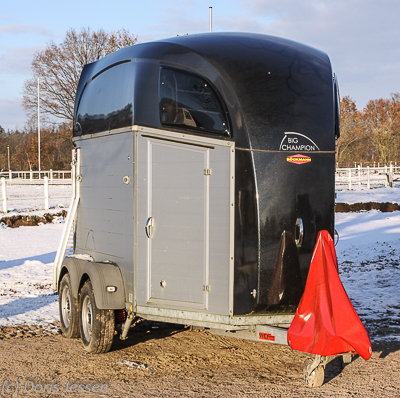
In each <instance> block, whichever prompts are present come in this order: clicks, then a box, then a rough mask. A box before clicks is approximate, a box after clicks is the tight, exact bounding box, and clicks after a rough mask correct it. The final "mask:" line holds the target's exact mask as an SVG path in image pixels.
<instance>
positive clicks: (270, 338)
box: [258, 332, 275, 341]
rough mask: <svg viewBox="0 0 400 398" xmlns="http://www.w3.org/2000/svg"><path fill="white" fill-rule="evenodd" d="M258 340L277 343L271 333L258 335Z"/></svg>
mask: <svg viewBox="0 0 400 398" xmlns="http://www.w3.org/2000/svg"><path fill="white" fill-rule="evenodd" d="M258 338H259V339H260V340H267V341H275V336H273V335H272V334H271V333H262V332H259V333H258Z"/></svg>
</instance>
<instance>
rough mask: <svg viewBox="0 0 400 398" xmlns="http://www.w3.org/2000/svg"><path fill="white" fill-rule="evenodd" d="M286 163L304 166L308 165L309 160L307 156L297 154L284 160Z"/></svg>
mask: <svg viewBox="0 0 400 398" xmlns="http://www.w3.org/2000/svg"><path fill="white" fill-rule="evenodd" d="M286 161H288V162H289V163H294V164H305V163H310V162H311V158H310V157H309V156H306V155H300V154H299V155H293V156H288V157H287V158H286Z"/></svg>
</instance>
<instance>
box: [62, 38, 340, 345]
mask: <svg viewBox="0 0 400 398" xmlns="http://www.w3.org/2000/svg"><path fill="white" fill-rule="evenodd" d="M338 135H339V126H338V101H337V89H336V82H335V79H334V76H333V73H332V69H331V64H330V61H329V58H328V56H327V55H326V54H325V53H323V52H320V51H318V50H315V49H313V48H311V47H308V46H305V45H301V44H299V43H295V42H293V41H289V40H285V39H281V38H276V37H271V36H264V35H255V34H239V33H212V34H201V35H193V36H182V37H176V38H172V39H168V40H161V41H157V42H152V43H144V44H139V45H135V46H132V47H129V48H125V49H122V50H119V51H117V52H115V53H113V54H111V55H109V56H107V57H105V58H103V59H101V60H99V61H97V62H94V63H92V64H89V65H87V66H85V68H84V69H83V72H82V75H81V79H80V82H79V86H78V90H77V93H76V102H75V112H74V142H75V146H76V147H77V148H79V151H78V159H77V166H79V169H77V174H79V178H78V182H77V191H78V193H79V198H78V199H79V201H80V202H79V204H76V208H77V212H76V222H75V225H74V234H75V242H74V254H75V257H74V256H73V257H72V258H66V259H65V260H64V263H63V265H59V266H57V264H56V269H55V285H56V286H59V284H60V281H61V280H62V278H63V277H64V275H66V274H69V275H70V278H71V279H72V282H71V286H70V290H71V292H72V293H71V297H73V299H71V303H72V304H74V305H75V306H77V305H78V304H77V303H78V299H79V291H80V289H81V288H82V286H84V285H85V283H87V281H88V280H89V279H90V280H91V284H92V285H93V286H92V289H93V291H94V297H95V298H96V304H97V306H98V307H99V308H100V309H101V310H104V311H111V310H117V311H118V310H122V309H124V310H126V311H127V312H128V317H129V316H130V317H131V318H132V317H133V316H135V315H140V316H142V317H145V318H148V319H154V320H163V321H171V322H175V323H176V322H181V323H186V324H193V325H198V326H207V327H213V326H214V327H215V328H219V329H221V330H237V331H240V330H241V329H243V330H244V329H246V328H248V327H249V326H256V327H261V326H265V325H273V324H274V325H277V324H289V323H290V321H291V319H292V318H293V314H294V313H295V310H296V306H297V304H298V302H299V300H300V298H301V296H302V293H303V291H304V285H305V281H306V278H307V273H308V268H309V265H310V259H311V255H312V250H313V247H314V244H315V242H316V237H317V234H318V232H319V231H321V230H328V231H329V232H330V234H331V235H332V236H333V233H334V195H335V193H334V169H335V136H338ZM96 162H97V163H96ZM196 170H200V171H201V173H200V174H201V175H198V174H197V171H196ZM197 180H198V182H197ZM191 184H192V185H193V186H192V185H191ZM167 202H168V203H167ZM168 206H169V207H168ZM114 210H118V212H114V213H113V216H112V217H114V219H112V217H110V211H114ZM178 213H179V214H178ZM116 215H117V216H116ZM224 215H226V217H225V216H224ZM115 217H117V218H118V217H119V218H118V220H117V221H116V219H115ZM91 220H92V221H91ZM177 220H178V221H177ZM90 222H92V223H93V225H94V226H92V227H91V226H90ZM191 223H193V225H190V224H191ZM185 248H186V249H185ZM118 250H119V251H118ZM79 255H80V256H81V257H79ZM82 255H90V256H91V261H86V260H84V259H82ZM61 260H62V259H61ZM85 261H86V262H85ZM110 269H112V270H113V271H112V272H113V275H112V276H109V274H110V272H111V271H110ZM85 270H86V271H85ZM96 270H97V271H96ZM116 270H119V271H116ZM118 272H119V273H118ZM96 273H100V274H101V275H102V276H101V277H97V276H95V275H97V274H96ZM107 278H110V279H107ZM196 278H197V280H196V281H195V279H196ZM95 279H96V281H95ZM97 280H98V282H97ZM102 280H103V282H101V281H102ZM96 284H100V285H101V284H102V285H101V287H97V286H96ZM64 285H65V283H64ZM168 288H170V290H168ZM96 289H97V290H99V291H98V292H97V291H96ZM101 289H103V290H101ZM196 289H199V291H197V290H196ZM100 290H101V292H100ZM113 295H114V296H113ZM180 295H182V297H180ZM64 296H65V297H67V296H66V295H64ZM64 296H63V295H62V292H60V300H61V299H62V300H64V303H65V302H67V301H68V300H67V299H66V298H65V299H63V297H64ZM107 297H114V298H113V299H111V298H107ZM66 300H67V301H66ZM64 307H65V305H64ZM64 307H62V305H61V307H60V308H61V312H62V311H63V310H62V308H64ZM83 310H85V308H83ZM77 311H78V312H79V309H78V310H77ZM64 313H66V311H65V310H64ZM62 314H63V313H62ZM68 314H69V313H68ZM68 314H67V315H68ZM86 314H87V310H86ZM62 317H63V315H62ZM64 318H65V319H66V322H67V323H68V317H66V315H65V314H64ZM70 322H71V320H70ZM210 325H211V326H210ZM260 330H261V329H260ZM263 330H264V329H263ZM253 331H254V330H253ZM260 333H261V332H260ZM264 335H265V334H264ZM266 335H268V333H267V334H266ZM260 336H262V334H257V335H256V339H258V340H265V339H263V338H262V337H260ZM267 340H268V339H267ZM94 351H95V350H94Z"/></svg>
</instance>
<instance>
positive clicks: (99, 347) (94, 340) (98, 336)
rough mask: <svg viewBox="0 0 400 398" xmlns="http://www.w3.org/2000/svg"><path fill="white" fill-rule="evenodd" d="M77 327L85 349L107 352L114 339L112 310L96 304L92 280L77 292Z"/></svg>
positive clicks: (93, 351) (92, 351)
mask: <svg viewBox="0 0 400 398" xmlns="http://www.w3.org/2000/svg"><path fill="white" fill-rule="evenodd" d="M79 310H80V317H79V327H80V332H81V339H82V342H83V345H84V347H85V350H86V351H88V352H90V353H92V354H101V353H104V352H108V351H110V349H111V345H112V342H113V339H114V330H115V313H114V310H100V309H98V308H97V306H96V301H95V299H94V293H93V288H92V282H90V280H88V281H86V282H85V284H84V285H83V286H82V288H81V291H80V292H79Z"/></svg>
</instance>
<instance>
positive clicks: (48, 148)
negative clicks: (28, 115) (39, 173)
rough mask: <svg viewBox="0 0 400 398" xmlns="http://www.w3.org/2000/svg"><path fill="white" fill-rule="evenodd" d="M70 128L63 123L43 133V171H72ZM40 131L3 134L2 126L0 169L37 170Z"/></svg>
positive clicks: (18, 131)
mask: <svg viewBox="0 0 400 398" xmlns="http://www.w3.org/2000/svg"><path fill="white" fill-rule="evenodd" d="M72 147H73V146H72V134H71V126H70V125H69V124H68V123H62V124H59V125H56V126H54V127H51V126H45V127H44V128H42V129H41V130H40V164H41V169H42V170H50V169H52V170H69V169H70V168H71V151H72ZM38 152H39V151H38V131H37V129H36V128H30V129H29V128H27V127H25V128H24V129H22V130H12V131H8V132H6V131H4V129H3V128H1V126H0V169H1V170H9V166H10V169H11V170H15V171H26V170H33V171H35V170H38Z"/></svg>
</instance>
